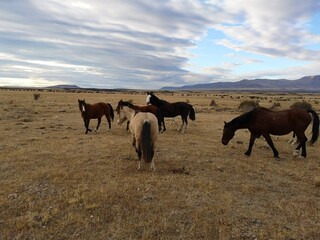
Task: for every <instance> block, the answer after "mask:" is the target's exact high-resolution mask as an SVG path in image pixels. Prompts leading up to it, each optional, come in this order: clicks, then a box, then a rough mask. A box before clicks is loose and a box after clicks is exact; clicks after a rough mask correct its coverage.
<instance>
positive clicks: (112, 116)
mask: <svg viewBox="0 0 320 240" xmlns="http://www.w3.org/2000/svg"><path fill="white" fill-rule="evenodd" d="M108 106H109V108H110V116H111V119H112V121H113V119H114V112H113V108H112V106H111V104H110V103H108Z"/></svg>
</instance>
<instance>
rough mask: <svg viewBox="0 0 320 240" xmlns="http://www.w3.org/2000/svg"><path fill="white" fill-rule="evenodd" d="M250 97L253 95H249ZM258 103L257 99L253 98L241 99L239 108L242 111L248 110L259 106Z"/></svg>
mask: <svg viewBox="0 0 320 240" xmlns="http://www.w3.org/2000/svg"><path fill="white" fill-rule="evenodd" d="M251 98H254V97H253V96H251ZM259 106H260V105H259V103H258V102H257V101H253V100H245V101H242V102H241V103H240V105H239V107H238V108H239V109H240V110H241V111H243V112H249V111H251V110H253V109H255V108H257V107H259Z"/></svg>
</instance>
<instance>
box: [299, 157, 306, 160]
mask: <svg viewBox="0 0 320 240" xmlns="http://www.w3.org/2000/svg"><path fill="white" fill-rule="evenodd" d="M298 159H302V160H304V159H306V157H304V156H299V157H298Z"/></svg>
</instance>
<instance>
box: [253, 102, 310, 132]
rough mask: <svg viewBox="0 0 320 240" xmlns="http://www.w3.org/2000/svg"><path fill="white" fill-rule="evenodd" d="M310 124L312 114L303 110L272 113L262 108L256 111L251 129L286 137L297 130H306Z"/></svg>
mask: <svg viewBox="0 0 320 240" xmlns="http://www.w3.org/2000/svg"><path fill="white" fill-rule="evenodd" d="M310 122H311V116H310V114H309V113H308V112H307V111H305V110H303V109H287V110H282V111H271V110H269V109H265V108H260V109H257V110H256V111H255V114H254V115H253V117H252V119H251V123H250V125H249V128H251V129H253V130H255V131H257V132H260V133H264V132H265V133H269V134H272V135H285V134H288V133H290V132H292V131H296V130H297V129H303V130H305V129H306V128H307V127H308V125H309V124H310Z"/></svg>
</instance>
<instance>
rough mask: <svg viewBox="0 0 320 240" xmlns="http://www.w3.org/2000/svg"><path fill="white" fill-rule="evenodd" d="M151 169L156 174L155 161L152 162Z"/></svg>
mask: <svg viewBox="0 0 320 240" xmlns="http://www.w3.org/2000/svg"><path fill="white" fill-rule="evenodd" d="M150 168H151V171H152V172H154V171H155V170H156V167H155V166H154V160H153V159H152V161H151V166H150Z"/></svg>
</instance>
